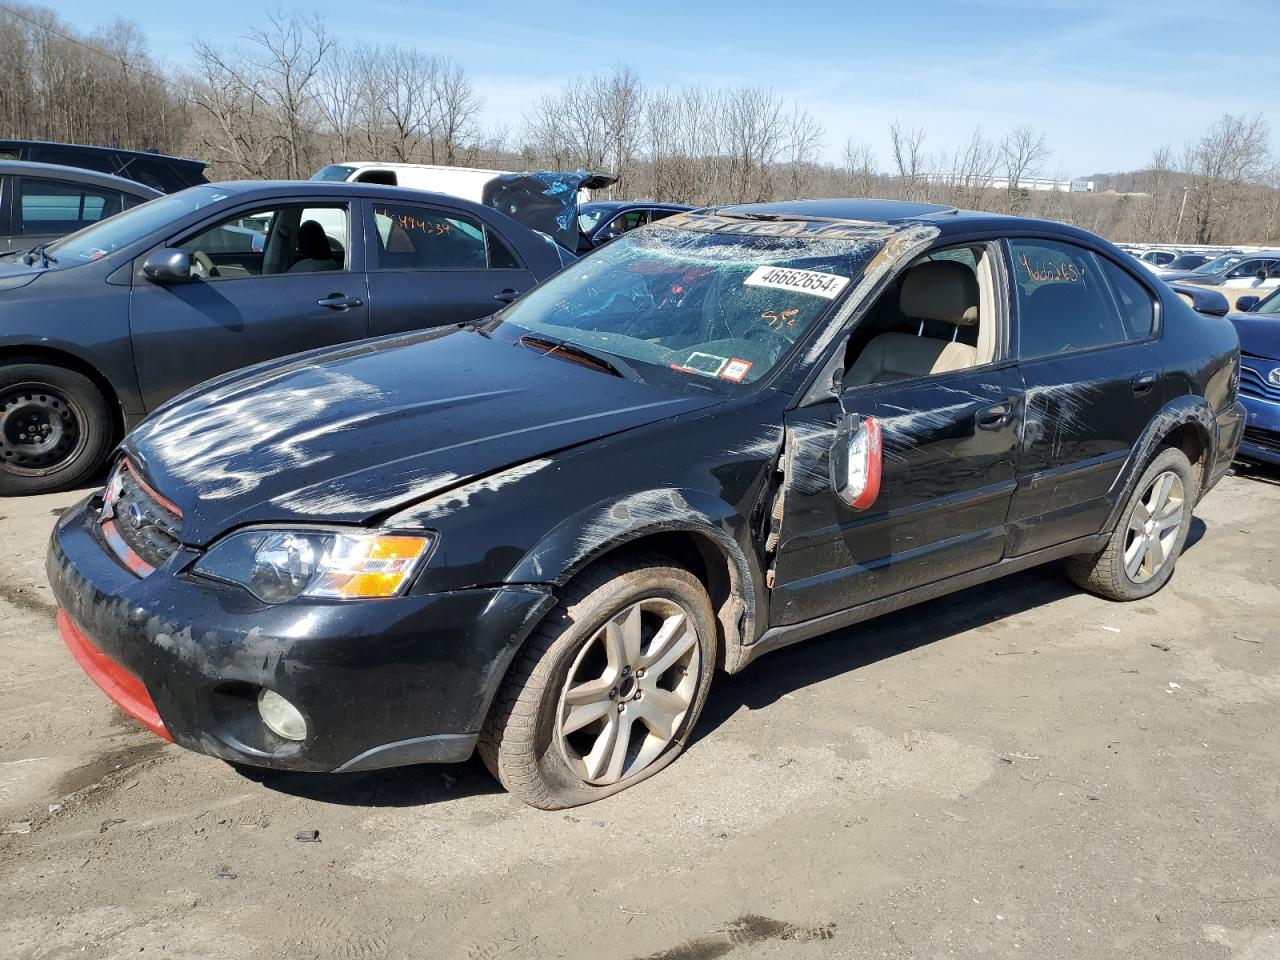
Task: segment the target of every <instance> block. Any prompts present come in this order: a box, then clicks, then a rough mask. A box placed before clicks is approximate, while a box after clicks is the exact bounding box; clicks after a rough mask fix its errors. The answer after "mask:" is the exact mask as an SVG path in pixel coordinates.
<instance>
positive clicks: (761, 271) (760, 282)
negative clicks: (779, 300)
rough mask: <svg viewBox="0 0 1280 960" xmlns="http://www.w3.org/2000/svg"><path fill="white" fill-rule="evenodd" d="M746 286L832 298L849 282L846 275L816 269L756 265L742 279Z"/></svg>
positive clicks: (826, 298)
mask: <svg viewBox="0 0 1280 960" xmlns="http://www.w3.org/2000/svg"><path fill="white" fill-rule="evenodd" d="M742 282H743V284H744V285H745V286H748V287H772V288H773V289H775V290H794V291H795V292H796V293H808V294H812V295H813V296H815V297H822V299H824V300H834V299H835V298H836V297H838V296H840V291H841V290H843V289H844V288H845V286H846V285H847V284H848V283H849V278H848V277H842V276H839V275H838V274H834V273H821V272H819V271H817V270H792V269H790V268H788V267H756V269H755V270H754V271H752V273H751V276H749V277H747V279H746V280H744V281H742Z"/></svg>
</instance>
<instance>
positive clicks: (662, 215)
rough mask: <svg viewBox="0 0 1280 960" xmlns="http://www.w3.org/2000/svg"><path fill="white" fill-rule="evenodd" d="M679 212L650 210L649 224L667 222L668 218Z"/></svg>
mask: <svg viewBox="0 0 1280 960" xmlns="http://www.w3.org/2000/svg"><path fill="white" fill-rule="evenodd" d="M679 212H680V211H679V210H650V211H649V222H650V223H657V222H658V221H659V220H665V219H667V217H670V216H674V215H675V214H677V213H679Z"/></svg>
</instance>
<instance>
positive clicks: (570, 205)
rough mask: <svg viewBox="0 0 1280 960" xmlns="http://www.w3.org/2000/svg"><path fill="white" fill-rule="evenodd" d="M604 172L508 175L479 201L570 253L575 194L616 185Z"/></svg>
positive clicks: (573, 243) (575, 219)
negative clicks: (537, 232) (552, 239)
mask: <svg viewBox="0 0 1280 960" xmlns="http://www.w3.org/2000/svg"><path fill="white" fill-rule="evenodd" d="M617 179H618V178H617V177H612V176H609V175H608V174H606V173H590V172H588V171H586V170H575V171H573V172H572V173H508V174H504V175H503V176H500V177H494V178H493V180H492V181H490V182H489V183H488V185H486V186H485V188H484V196H483V198H482V202H483V203H484V204H485V205H486V206H490V207H493V208H494V209H495V210H501V211H502V212H503V213H505V214H506V215H507V216H509V217H510V218H511V219H512V220H516V221H518V222H519V223H523V224H524V225H525V226H526V227H528V228H529V229H530V230H538V231H540V232H542V233H545V234H547V236H549V237H553V238H554V239H555V241H556V243H558V244H560V246H562V247H564V248H565V249H566V250H569V251H570V252H576V251H577V249H578V191H579V190H601V189H603V188H605V187H607V186H609V185H610V184H612V183H616V182H617Z"/></svg>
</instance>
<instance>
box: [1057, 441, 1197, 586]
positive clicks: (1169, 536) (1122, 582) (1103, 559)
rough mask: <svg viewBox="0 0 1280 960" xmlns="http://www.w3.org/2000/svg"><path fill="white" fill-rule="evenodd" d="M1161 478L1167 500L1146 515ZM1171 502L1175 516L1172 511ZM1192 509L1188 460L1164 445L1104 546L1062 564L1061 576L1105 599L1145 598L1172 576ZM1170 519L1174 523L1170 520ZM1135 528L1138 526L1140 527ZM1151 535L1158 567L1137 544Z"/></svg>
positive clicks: (1192, 477)
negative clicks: (1167, 482)
mask: <svg viewBox="0 0 1280 960" xmlns="http://www.w3.org/2000/svg"><path fill="white" fill-rule="evenodd" d="M1165 477H1173V478H1174V479H1173V481H1172V485H1171V489H1170V492H1169V493H1168V500H1166V501H1164V502H1163V504H1162V505H1158V506H1157V510H1156V513H1157V516H1155V517H1152V516H1151V514H1150V506H1151V504H1153V503H1155V500H1153V499H1152V494H1153V491H1154V485H1155V483H1156V481H1157V479H1160V480H1162V483H1163V478H1165ZM1157 495H1158V494H1157ZM1175 498H1176V499H1177V501H1178V503H1177V510H1176V512H1175V511H1173V501H1174V499H1175ZM1194 506H1195V473H1194V471H1193V470H1192V469H1191V462H1190V461H1189V460H1187V457H1186V454H1184V453H1183V452H1182V451H1181V450H1175V449H1173V448H1171V447H1166V448H1165V449H1164V450H1162V451H1161V452H1160V453H1159V454H1157V455H1156V458H1155V459H1154V460H1152V461H1151V464H1150V465H1149V466H1148V467H1147V469H1146V470H1145V471H1143V473H1142V476H1141V478H1139V480H1138V482H1137V484H1136V485H1135V486H1134V489H1133V493H1132V494H1131V495H1130V496H1129V500H1128V502H1127V503H1126V504H1125V506H1124V510H1123V511H1122V512H1121V514H1120V519H1119V521H1118V522H1117V523H1116V527H1115V529H1114V530H1113V531H1112V532H1111V539H1110V540H1108V541H1107V545H1106V546H1105V547H1103V548H1102V550H1101V551H1099V552H1098V553H1096V554H1093V555H1092V556H1081V557H1072V558H1070V559H1069V560H1067V562H1066V570H1067V576H1069V577H1070V578H1071V579H1072V581H1074V582H1075V583H1076V584H1077V585H1078V586H1080V587H1083V588H1084V589H1085V590H1088V591H1090V592H1092V593H1096V594H1098V595H1099V596H1102V597H1106V598H1107V599H1108V600H1124V601H1128V600H1141V599H1142V598H1143V597H1149V596H1151V595H1152V594H1153V593H1155V592H1156V591H1158V590H1159V589H1160V588H1161V587H1163V586H1164V585H1165V584H1166V583H1168V582H1169V578H1170V577H1172V576H1173V569H1174V566H1175V565H1176V564H1177V562H1178V557H1179V556H1180V555H1181V553H1182V548H1183V546H1184V545H1185V544H1186V542H1187V533H1188V532H1189V531H1190V530H1191V516H1192V510H1193V508H1194ZM1175 517H1176V518H1177V522H1176V525H1175V524H1173V522H1172V521H1173V520H1174V518H1175ZM1135 524H1141V529H1139V528H1138V527H1135ZM1162 526H1163V530H1161V527H1162ZM1152 534H1155V536H1156V540H1157V541H1158V542H1157V543H1156V544H1155V546H1154V547H1153V548H1152V549H1157V550H1158V553H1159V556H1160V557H1162V559H1161V560H1160V562H1159V563H1158V564H1156V563H1154V562H1153V561H1152V553H1151V552H1149V551H1148V549H1144V548H1143V546H1142V544H1141V543H1138V541H1139V539H1143V538H1145V541H1146V543H1147V544H1151V542H1152V541H1151V535H1152ZM1135 566H1136V569H1135Z"/></svg>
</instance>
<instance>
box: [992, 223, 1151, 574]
mask: <svg viewBox="0 0 1280 960" xmlns="http://www.w3.org/2000/svg"><path fill="white" fill-rule="evenodd" d="M1008 252H1009V261H1010V262H1009V273H1010V286H1011V287H1012V291H1011V299H1012V302H1013V304H1014V308H1015V315H1016V323H1015V329H1016V332H1017V336H1016V340H1015V344H1016V350H1017V353H1018V357H1019V360H1020V365H1021V369H1022V376H1023V380H1024V381H1025V383H1026V406H1027V413H1026V424H1025V426H1024V429H1023V440H1022V452H1021V458H1020V463H1021V466H1020V468H1019V476H1018V491H1017V493H1016V494H1015V495H1014V498H1013V506H1012V509H1011V512H1010V518H1009V519H1010V554H1011V555H1018V554H1023V553H1029V552H1031V551H1033V550H1037V549H1039V548H1042V547H1048V546H1053V545H1055V544H1058V543H1064V542H1066V541H1068V540H1072V539H1075V538H1077V537H1083V536H1088V535H1090V534H1094V533H1097V532H1098V531H1099V530H1100V529H1101V527H1102V524H1103V522H1104V521H1105V520H1106V517H1107V514H1108V513H1109V512H1110V508H1111V505H1112V503H1113V500H1114V497H1115V496H1116V492H1115V490H1114V487H1115V483H1116V480H1117V478H1118V477H1119V474H1120V470H1121V468H1122V467H1123V466H1124V464H1125V461H1126V459H1127V458H1128V456H1129V452H1130V450H1132V448H1133V445H1134V443H1136V442H1137V439H1138V437H1139V436H1140V435H1141V433H1142V431H1143V429H1144V428H1145V427H1146V425H1147V424H1148V423H1149V422H1150V420H1151V418H1152V417H1153V416H1154V415H1155V414H1156V412H1157V411H1158V410H1159V409H1160V407H1161V406H1162V405H1163V403H1164V399H1165V398H1164V395H1163V377H1162V372H1163V371H1162V369H1161V366H1160V363H1159V360H1158V358H1157V356H1156V351H1155V350H1154V348H1153V347H1152V344H1151V339H1152V337H1153V335H1154V334H1155V332H1156V329H1157V327H1156V321H1157V317H1156V300H1155V297H1154V296H1153V294H1152V292H1151V289H1150V287H1149V286H1148V284H1147V282H1146V281H1145V280H1143V279H1141V278H1140V277H1139V275H1138V273H1137V271H1133V270H1129V269H1128V268H1126V267H1125V266H1123V265H1121V264H1120V263H1119V262H1117V261H1114V260H1111V259H1110V258H1109V257H1106V256H1105V255H1103V254H1101V253H1097V252H1094V251H1091V250H1087V249H1085V248H1083V247H1079V246H1076V245H1074V244H1070V243H1064V242H1062V241H1059V240H1047V239H1039V238H1014V239H1012V240H1010V241H1009V245H1008Z"/></svg>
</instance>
